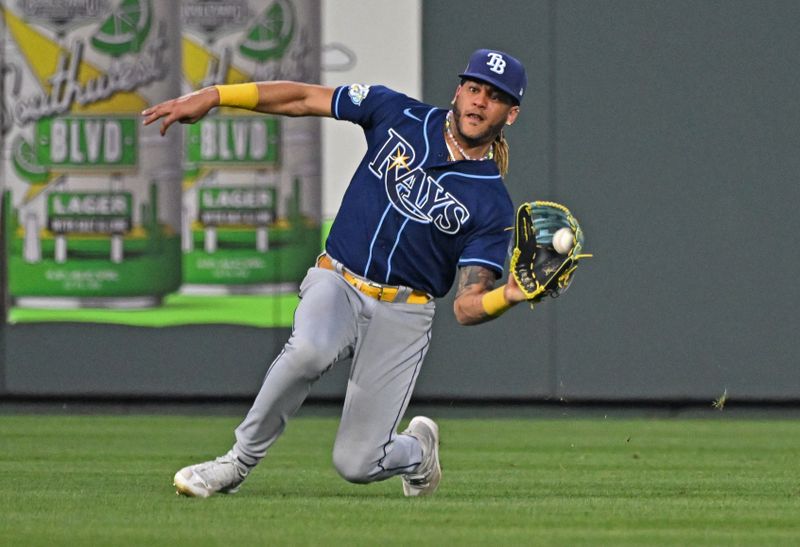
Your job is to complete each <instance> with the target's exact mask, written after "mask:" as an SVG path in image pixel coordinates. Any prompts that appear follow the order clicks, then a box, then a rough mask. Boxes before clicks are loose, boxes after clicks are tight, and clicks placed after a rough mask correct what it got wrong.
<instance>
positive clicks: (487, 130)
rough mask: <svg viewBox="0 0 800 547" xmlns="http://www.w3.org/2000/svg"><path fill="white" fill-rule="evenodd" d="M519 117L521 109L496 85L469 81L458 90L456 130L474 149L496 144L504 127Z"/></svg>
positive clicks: (454, 106)
mask: <svg viewBox="0 0 800 547" xmlns="http://www.w3.org/2000/svg"><path fill="white" fill-rule="evenodd" d="M518 114H519V106H516V105H515V104H514V102H513V100H512V99H511V97H510V96H509V95H508V94H506V93H504V92H502V91H500V90H499V89H497V88H496V87H494V86H493V85H489V84H486V83H483V82H475V81H472V80H466V81H465V82H464V83H463V84H461V85H460V86H458V88H457V89H456V96H455V98H454V99H453V117H454V118H455V125H456V130H457V131H458V133H459V134H460V135H461V137H463V138H464V140H465V141H467V144H469V145H470V146H479V145H481V144H486V143H489V142H492V141H493V140H494V139H495V137H497V135H499V134H500V131H502V129H503V126H504V125H506V124H508V125H511V124H512V123H514V121H515V120H516V119H517V115H518Z"/></svg>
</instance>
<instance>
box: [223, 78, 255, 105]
mask: <svg viewBox="0 0 800 547" xmlns="http://www.w3.org/2000/svg"><path fill="white" fill-rule="evenodd" d="M214 87H216V88H217V92H218V93H219V105H220V106H238V107H239V108H249V109H251V110H252V109H253V108H255V107H256V105H258V86H257V85H256V84H255V83H253V82H251V83H249V84H232V85H215V86H214Z"/></svg>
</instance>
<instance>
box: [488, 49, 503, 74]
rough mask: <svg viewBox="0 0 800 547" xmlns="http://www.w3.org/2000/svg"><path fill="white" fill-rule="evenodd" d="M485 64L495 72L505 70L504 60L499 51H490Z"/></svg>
mask: <svg viewBox="0 0 800 547" xmlns="http://www.w3.org/2000/svg"><path fill="white" fill-rule="evenodd" d="M486 65H487V66H488V67H489V70H491V71H492V72H496V73H497V74H502V73H503V72H505V71H506V60H505V59H503V56H502V55H500V54H499V53H494V52H492V53H490V54H489V60H488V61H487V62H486Z"/></svg>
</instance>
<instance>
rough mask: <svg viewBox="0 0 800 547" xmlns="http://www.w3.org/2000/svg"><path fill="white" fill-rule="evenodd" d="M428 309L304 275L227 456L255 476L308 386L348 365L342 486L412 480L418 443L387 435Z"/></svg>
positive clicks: (422, 345) (412, 371)
mask: <svg viewBox="0 0 800 547" xmlns="http://www.w3.org/2000/svg"><path fill="white" fill-rule="evenodd" d="M434 310H435V304H434V302H433V301H431V302H428V303H427V304H406V303H403V304H400V303H389V302H381V301H378V300H375V299H374V298H371V297H369V296H367V295H365V294H363V293H361V292H360V291H358V290H357V289H355V288H354V287H353V286H352V285H350V284H349V283H348V282H347V281H346V280H345V279H344V278H342V276H341V275H340V274H339V273H337V272H334V271H331V270H327V269H322V268H318V267H314V268H311V269H310V270H309V271H308V274H307V275H306V277H305V279H304V280H303V282H302V284H301V285H300V303H299V305H298V307H297V310H296V312H295V317H294V326H293V331H292V335H291V337H290V338H289V341H288V342H287V343H286V345H285V346H284V348H283V351H282V352H281V353H280V354H279V355H278V357H277V358H276V359H275V361H273V362H272V365H271V366H270V367H269V370H268V371H267V374H266V376H265V378H264V383H263V384H262V386H261V390H260V391H259V393H258V395H257V396H256V399H255V402H254V403H253V406H252V407H251V408H250V411H249V412H248V414H247V416H246V417H245V419H244V421H243V422H242V423H241V424H240V425H239V426H238V427H237V428H236V443H235V445H234V448H233V450H234V453H235V454H236V455H237V456H238V458H239V460H240V461H241V462H242V463H244V464H245V465H248V466H251V467H252V466H255V465H256V464H257V463H258V462H259V461H260V460H261V459H262V458H263V457H264V456H265V455H266V453H267V450H268V449H269V447H270V446H272V444H273V443H274V442H275V441H276V440H277V438H278V437H279V436H280V434H281V433H282V432H283V430H284V428H285V427H286V422H287V421H288V420H289V418H290V417H291V416H292V415H293V414H294V413H295V412H296V411H297V409H299V408H300V406H301V405H302V403H303V401H304V400H305V398H306V396H307V395H308V393H309V390H310V389H311V386H312V385H313V384H314V382H315V381H316V380H318V379H319V378H320V377H321V376H322V375H323V374H324V373H325V372H326V371H327V370H328V369H330V368H331V366H333V365H334V364H335V363H336V362H337V361H339V360H342V359H346V358H348V357H352V364H351V366H350V377H349V380H348V382H347V393H346V396H345V401H344V408H343V409H342V418H341V421H340V423H339V430H338V433H337V434H336V442H335V444H334V447H333V463H334V466H335V467H336V470H337V471H338V472H339V474H340V475H341V476H342V477H344V478H345V479H346V480H348V481H350V482H356V483H367V482H373V481H379V480H384V479H387V478H389V477H391V476H394V475H397V474H401V473H408V472H411V471H413V470H414V469H415V468H416V467H417V466H418V465H419V463H420V461H421V459H422V449H421V447H420V444H419V442H418V441H417V440H416V439H415V438H414V437H410V436H408V435H401V434H398V433H397V428H398V425H399V423H400V420H401V419H402V417H403V414H404V413H405V411H406V408H407V407H408V403H409V400H410V398H411V392H412V391H413V389H414V383H415V382H416V379H417V376H418V374H419V371H420V367H421V365H422V361H423V359H424V358H425V354H426V353H427V350H428V346H429V344H430V339H431V325H432V323H433V315H434Z"/></svg>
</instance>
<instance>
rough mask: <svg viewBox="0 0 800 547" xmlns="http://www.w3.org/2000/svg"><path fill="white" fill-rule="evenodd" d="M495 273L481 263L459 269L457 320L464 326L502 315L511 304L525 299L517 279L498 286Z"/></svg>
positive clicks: (456, 304) (455, 309)
mask: <svg viewBox="0 0 800 547" xmlns="http://www.w3.org/2000/svg"><path fill="white" fill-rule="evenodd" d="M494 281H495V277H494V272H492V271H491V270H489V269H487V268H483V267H481V266H466V267H464V268H459V270H458V290H457V292H456V299H455V302H453V312H454V313H455V315H456V320H457V321H458V322H459V323H460V324H462V325H478V324H480V323H485V322H486V321H491V320H492V319H495V318H497V317H499V316H500V315H501V314H502V313H503V312H504V311H506V310H507V309H508V308H510V307H511V306H513V305H515V304H517V303H518V302H522V301H523V300H525V295H524V294H523V292H522V291H521V290H520V289H519V287H518V286H517V283H516V281H514V278H513V277H511V276H509V279H508V282H507V283H506V284H505V285H502V286H501V287H498V288H497V289H494V288H493V287H494Z"/></svg>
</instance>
